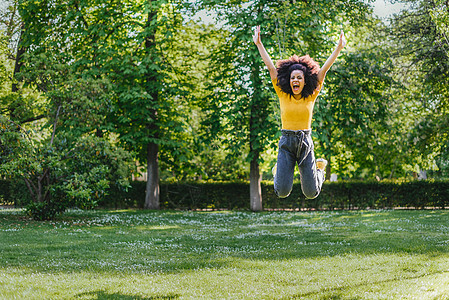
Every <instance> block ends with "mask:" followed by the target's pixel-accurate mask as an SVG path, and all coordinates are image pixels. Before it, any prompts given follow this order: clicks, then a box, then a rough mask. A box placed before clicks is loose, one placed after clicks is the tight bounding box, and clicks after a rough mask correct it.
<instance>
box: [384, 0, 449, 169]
mask: <svg viewBox="0 0 449 300" xmlns="http://www.w3.org/2000/svg"><path fill="white" fill-rule="evenodd" d="M408 2H409V3H410V4H412V5H411V8H410V9H409V10H407V11H403V12H402V13H401V14H399V15H397V16H395V17H394V18H393V19H392V20H391V32H390V39H391V40H392V43H393V44H394V45H396V51H395V52H393V53H392V54H393V55H394V57H395V59H396V61H397V64H398V72H397V74H398V75H399V76H398V77H399V80H400V81H401V82H402V83H403V84H404V86H405V87H406V91H405V95H406V97H407V99H408V101H409V103H410V104H409V105H410V107H412V112H411V115H413V118H414V120H413V124H412V126H410V130H409V134H408V139H409V142H410V144H411V145H412V146H413V148H414V149H415V152H414V158H415V159H414V160H412V161H413V163H411V164H410V166H409V170H411V171H418V170H419V169H436V168H438V164H439V165H440V168H441V167H443V166H444V160H443V159H441V158H442V157H447V151H448V145H447V137H448V134H449V132H448V130H447V128H449V127H448V125H449V124H448V122H447V120H448V119H449V118H448V112H449V89H448V86H447V84H446V82H447V77H448V75H449V56H448V55H447V53H448V52H449V44H448V43H447V40H446V38H447V32H446V27H445V25H444V24H445V23H444V20H446V19H445V18H446V17H447V12H448V5H447V4H448V3H447V1H421V0H410V1H408ZM438 157H439V158H438ZM417 168H419V169H418V170H417Z"/></svg>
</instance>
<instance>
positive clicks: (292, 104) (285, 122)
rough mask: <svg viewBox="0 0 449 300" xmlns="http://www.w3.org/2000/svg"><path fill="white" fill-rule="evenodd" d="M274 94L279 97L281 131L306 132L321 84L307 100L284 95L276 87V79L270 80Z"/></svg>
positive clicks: (310, 123) (310, 122) (320, 83)
mask: <svg viewBox="0 0 449 300" xmlns="http://www.w3.org/2000/svg"><path fill="white" fill-rule="evenodd" d="M272 83H273V86H274V89H275V90H276V94H277V95H278V97H279V104H280V106H281V121H282V129H287V130H307V129H311V127H312V113H313V106H314V105H315V100H316V98H317V97H318V94H319V93H320V90H321V87H322V86H323V83H322V82H318V86H317V88H316V89H315V91H314V92H313V94H312V95H310V96H308V97H307V98H301V99H299V100H297V99H295V97H293V96H292V95H290V94H287V93H284V91H282V89H281V87H280V86H278V85H277V79H275V80H272Z"/></svg>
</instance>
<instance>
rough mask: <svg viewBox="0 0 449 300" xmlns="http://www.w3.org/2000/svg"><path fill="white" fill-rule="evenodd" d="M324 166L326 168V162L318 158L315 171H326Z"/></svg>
mask: <svg viewBox="0 0 449 300" xmlns="http://www.w3.org/2000/svg"><path fill="white" fill-rule="evenodd" d="M326 166H327V160H325V159H324V158H318V159H317V160H316V168H317V169H320V170H322V171H326Z"/></svg>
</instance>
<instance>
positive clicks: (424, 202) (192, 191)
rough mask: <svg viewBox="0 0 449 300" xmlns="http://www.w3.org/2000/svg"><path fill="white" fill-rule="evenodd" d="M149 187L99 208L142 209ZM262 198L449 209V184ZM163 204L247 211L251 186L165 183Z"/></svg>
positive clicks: (291, 204)
mask: <svg viewBox="0 0 449 300" xmlns="http://www.w3.org/2000/svg"><path fill="white" fill-rule="evenodd" d="M145 185H146V183H145V182H132V183H131V187H130V188H129V190H128V191H127V192H116V193H113V194H111V196H112V197H108V198H107V199H105V201H103V202H102V203H100V205H102V206H106V207H111V206H115V207H116V208H119V207H137V208H143V205H144V201H145ZM262 197H263V206H264V208H265V209H317V210H324V209H329V210H333V209H366V208H375V209H381V208H395V207H406V208H424V207H437V208H444V207H446V206H449V203H448V202H449V181H431V180H427V181H411V182H377V181H375V182H370V181H368V182H367V181H340V182H325V183H324V185H323V189H322V191H321V194H320V195H319V196H318V197H317V198H315V199H306V198H305V197H304V196H303V195H302V192H301V185H300V183H295V184H294V186H293V190H292V193H291V194H290V196H289V197H288V198H284V199H280V198H278V197H277V196H276V195H275V193H274V189H273V183H272V182H263V183H262ZM160 203H161V208H165V209H249V183H248V182H212V183H197V182H194V183H161V184H160Z"/></svg>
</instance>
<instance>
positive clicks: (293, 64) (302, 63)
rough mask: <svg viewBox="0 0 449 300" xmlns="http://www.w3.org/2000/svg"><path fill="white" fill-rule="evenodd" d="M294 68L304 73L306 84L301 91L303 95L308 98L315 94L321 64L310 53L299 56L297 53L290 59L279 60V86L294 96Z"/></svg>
mask: <svg viewBox="0 0 449 300" xmlns="http://www.w3.org/2000/svg"><path fill="white" fill-rule="evenodd" d="M294 70H301V71H302V72H303V73H304V80H305V85H304V88H303V89H302V91H301V97H303V98H307V97H308V96H310V95H312V94H313V91H315V89H316V88H317V86H318V71H319V70H320V65H319V64H318V63H317V62H316V61H314V60H313V59H312V58H311V57H310V56H309V55H304V56H301V57H299V56H297V55H296V54H295V55H293V56H291V57H289V58H288V59H283V60H279V61H278V62H277V71H278V86H279V87H280V88H281V90H282V91H284V92H285V93H287V94H290V95H292V96H293V91H292V88H291V86H290V75H291V73H292V72H293V71H294Z"/></svg>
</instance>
